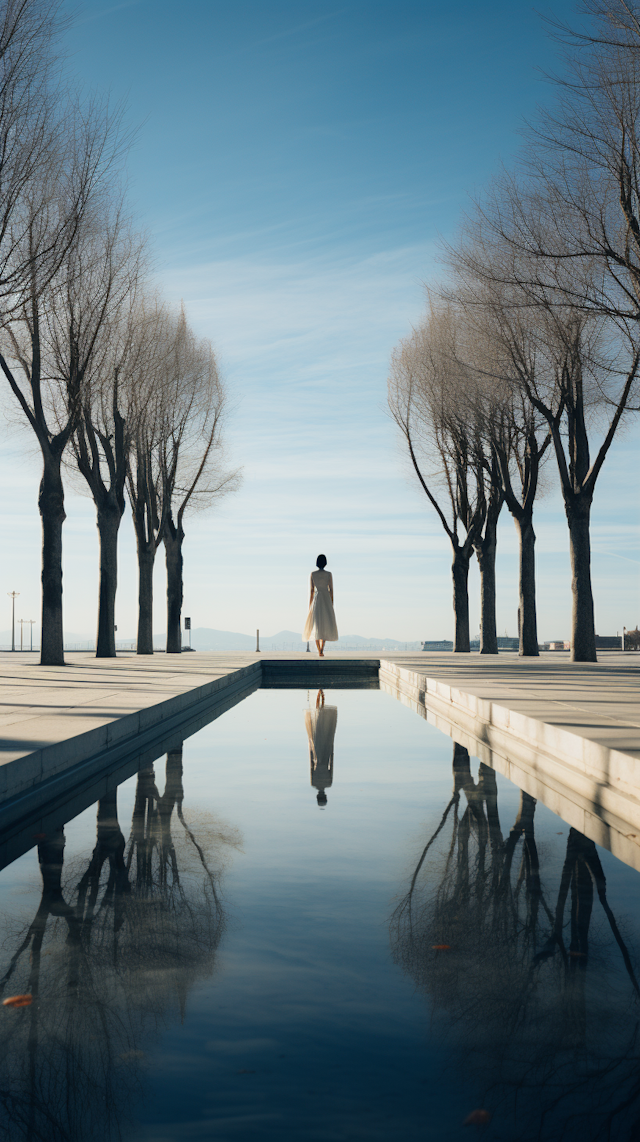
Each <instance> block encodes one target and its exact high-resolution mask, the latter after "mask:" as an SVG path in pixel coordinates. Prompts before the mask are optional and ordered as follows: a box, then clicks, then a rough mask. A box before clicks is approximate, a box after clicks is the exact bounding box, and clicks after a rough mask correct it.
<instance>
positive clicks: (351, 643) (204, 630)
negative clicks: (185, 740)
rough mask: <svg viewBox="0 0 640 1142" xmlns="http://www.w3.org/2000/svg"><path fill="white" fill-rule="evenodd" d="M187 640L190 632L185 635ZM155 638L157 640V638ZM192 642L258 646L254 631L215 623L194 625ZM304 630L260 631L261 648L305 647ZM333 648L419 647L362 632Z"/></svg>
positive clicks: (202, 646) (215, 647)
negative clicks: (221, 627)
mask: <svg viewBox="0 0 640 1142" xmlns="http://www.w3.org/2000/svg"><path fill="white" fill-rule="evenodd" d="M184 638H185V643H188V641H189V634H188V632H187V634H186V635H185V636H184ZM154 641H155V640H154ZM191 645H192V646H193V649H194V650H212V651H226V650H244V651H251V650H255V649H256V638H255V635H249V634H240V633H239V632H237V631H229V630H215V629H213V628H212V627H195V628H194V630H192V632H191ZM305 645H306V644H305V643H304V642H303V641H302V634H300V633H296V632H295V631H292V630H281V631H278V633H277V634H273V635H263V634H260V650H271V651H274V652H275V651H287V650H304V648H305ZM329 648H330V649H331V650H352V649H355V650H383V649H386V650H420V643H419V642H399V641H398V640H397V639H395V638H363V636H362V635H359V634H348V635H345V636H344V637H343V638H341V639H340V640H339V642H332V643H330V644H329Z"/></svg>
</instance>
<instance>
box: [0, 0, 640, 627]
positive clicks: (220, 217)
mask: <svg viewBox="0 0 640 1142" xmlns="http://www.w3.org/2000/svg"><path fill="white" fill-rule="evenodd" d="M74 10H75V12H76V18H75V24H74V26H73V28H72V30H71V32H70V33H69V35H68V37H67V45H68V47H69V50H70V53H71V55H70V61H69V67H70V70H71V72H72V73H73V74H75V76H76V77H77V79H78V80H79V81H80V82H81V83H82V84H83V85H84V86H85V87H86V88H87V89H90V88H94V89H98V90H100V91H104V90H109V91H110V92H111V94H112V97H113V98H114V99H115V100H120V99H124V100H126V102H127V108H128V110H127V121H128V123H129V124H131V126H132V127H135V128H137V136H136V142H135V145H134V147H133V149H132V152H131V156H130V160H129V165H128V170H129V184H130V197H131V201H132V204H133V207H134V209H135V211H136V213H137V215H138V216H139V218H140V221H141V224H142V225H143V226H144V227H145V228H146V230H147V231H148V233H149V235H150V238H151V241H152V245H153V249H154V251H155V256H156V273H157V276H158V279H159V280H160V281H161V283H162V285H163V288H164V290H165V291H166V293H167V294H168V295H169V296H170V297H171V298H174V299H176V300H178V299H180V298H184V300H185V303H186V305H187V310H188V313H189V315H190V317H191V320H192V322H193V324H194V326H195V327H196V329H197V330H198V331H199V332H200V333H202V334H203V335H206V336H208V337H210V338H211V340H212V341H213V342H214V344H215V346H216V348H217V351H218V354H219V359H220V362H221V366H222V369H223V372H224V375H225V377H226V380H227V383H228V386H229V390H230V395H231V398H232V403H233V405H234V413H233V418H232V421H231V424H230V427H229V434H228V435H229V447H230V457H231V460H232V462H233V463H234V464H238V465H243V467H244V484H243V488H242V490H241V492H240V493H239V494H238V495H236V496H235V497H233V498H232V499H230V500H228V501H227V502H226V503H225V504H224V506H223V507H222V508H220V509H219V510H218V511H217V512H216V513H215V514H212V515H211V516H208V517H195V518H194V519H193V521H192V523H191V524H190V525H189V526H188V540H187V548H186V592H185V612H186V613H187V614H191V615H192V617H193V622H194V625H198V626H201V625H204V626H214V627H218V628H221V629H227V630H241V631H251V630H252V629H254V628H255V627H257V626H259V627H260V628H261V630H263V631H264V632H265V633H266V634H271V633H274V632H275V631H277V630H280V629H283V628H287V629H292V630H301V628H302V625H303V622H304V615H305V609H306V600H307V594H306V591H307V587H306V581H307V575H308V572H309V570H310V569H311V567H312V566H313V564H314V562H315V556H316V555H317V554H318V552H319V551H320V550H322V551H325V552H326V554H327V555H328V557H329V566H330V567H331V568H332V569H333V571H334V576H335V580H336V606H337V616H338V623H339V627H340V630H341V633H343V634H349V633H358V634H362V635H369V636H379V637H384V636H388V637H395V638H399V639H405V638H406V639H414V638H420V637H426V638H437V637H450V636H451V633H452V628H453V619H452V611H451V598H450V586H449V583H450V579H449V562H450V560H449V553H448V550H447V544H446V541H445V538H444V536H443V535H442V533H441V531H440V529H439V525H438V524H437V521H436V520H435V519H434V517H433V514H432V513H431V511H430V510H429V509H428V508H427V506H426V504H425V502H424V498H423V497H422V496H421V495H420V494H419V493H418V492H417V491H416V490H415V489H414V488H413V487H412V486H411V484H410V482H409V480H408V478H407V472H406V468H405V465H404V461H403V458H402V455H401V453H400V450H399V448H398V445H397V441H396V438H395V434H394V430H393V427H392V425H391V423H390V422H389V420H388V418H387V416H386V415H385V412H384V401H385V385H386V372H387V364H388V359H389V353H390V351H391V348H392V347H393V345H394V343H395V342H396V341H397V340H398V338H399V337H401V336H403V335H404V334H405V333H407V332H408V330H409V328H410V324H411V322H412V321H415V320H417V319H418V318H419V315H420V313H421V310H422V307H423V302H424V283H425V282H428V281H429V280H432V279H433V277H434V276H436V275H437V274H438V267H437V263H436V247H437V242H438V238H439V235H448V236H450V235H451V234H452V233H453V232H454V231H455V227H456V224H457V220H458V218H459V216H460V212H461V210H462V209H463V208H464V206H465V203H466V202H467V201H468V196H469V195H470V194H473V193H474V191H476V190H477V189H479V188H480V187H481V186H482V185H483V183H484V182H486V180H487V179H488V178H489V177H490V175H491V173H492V172H493V171H495V170H496V168H497V166H498V164H499V163H500V162H501V161H503V162H507V163H508V162H509V161H510V159H511V158H512V156H513V155H514V154H515V152H516V150H517V148H518V146H519V143H520V136H519V134H518V131H519V128H520V126H521V124H522V121H523V119H524V118H526V117H531V116H533V115H535V108H536V104H537V103H539V102H543V101H545V100H548V98H549V89H548V88H547V86H546V84H545V82H544V81H543V79H542V77H541V74H540V72H539V71H538V70H537V69H538V68H542V69H543V70H544V69H547V70H548V69H549V68H551V67H552V66H553V61H554V47H553V44H552V43H550V42H549V40H548V38H547V36H546V34H545V31H544V28H543V26H542V23H541V20H540V17H539V15H537V13H536V12H535V11H534V9H533V7H532V6H530V5H529V4H525V3H520V2H518V0H515V2H513V0H512V2H511V3H494V4H492V5H491V6H480V5H478V4H477V3H467V2H463V3H458V4H457V5H455V6H449V5H442V4H435V3H433V2H431V0H423V2H422V3H403V2H402V0H395V2H393V3H390V2H386V0H385V2H382V3H346V4H340V3H337V4H329V3H318V2H312V3H295V4H293V3H281V2H278V0H274V2H272V3H266V2H265V3H255V2H251V3H245V2H242V0H240V2H238V0H234V2H233V3H229V2H224V3H222V2H215V0H214V2H211V0H209V2H204V0H182V3H181V4H180V5H178V4H176V3H169V2H168V0H156V2H154V3H153V4H152V3H151V2H150V0H133V2H132V3H122V4H115V5H109V4H108V3H106V4H105V3H101V2H100V0H90V2H87V3H84V4H81V5H79V6H74ZM550 10H552V11H553V12H555V13H556V14H557V15H560V16H565V17H566V16H571V14H572V12H573V5H571V4H567V3H557V4H554V5H553V8H552V9H550ZM636 431H637V430H636V429H634V430H633V432H627V434H626V436H625V438H624V440H623V441H622V442H621V444H620V445H619V446H618V447H617V448H616V451H615V453H614V454H613V455H612V456H611V458H610V461H609V462H608V467H607V468H606V469H605V473H604V475H603V477H602V483H601V486H600V488H599V491H598V492H597V495H596V504H595V510H594V579H595V586H596V611H597V627H598V630H599V631H600V633H610V632H611V631H613V632H615V631H616V630H618V629H620V628H621V626H622V625H623V624H625V625H626V626H629V625H634V624H635V623H636V622H637V621H639V620H640V600H639V599H638V590H637V585H638V565H639V563H640V545H639V543H638V516H639V511H638V497H637V494H636V492H635V491H634V492H633V494H632V498H631V499H630V496H629V492H628V491H625V494H624V497H623V496H621V489H622V487H623V485H624V472H625V469H626V468H627V467H628V465H629V464H631V463H633V464H634V465H637V450H636V447H635V444H636V439H637V436H636ZM24 450H25V441H24V439H23V438H21V437H18V436H16V435H15V434H14V435H10V436H9V438H8V439H6V440H5V443H4V448H3V453H2V457H0V468H2V469H3V470H4V480H5V486H6V482H7V479H10V480H11V481H12V484H13V486H14V488H15V495H14V496H13V497H12V498H11V501H10V502H9V503H7V502H5V504H4V509H3V511H4V515H5V523H6V524H7V525H8V527H9V529H10V534H11V535H12V536H13V548H12V550H13V558H12V561H11V564H10V568H9V571H8V572H7V570H6V568H5V570H3V572H2V576H1V577H0V578H1V579H2V582H4V583H5V589H6V590H7V591H8V590H12V589H16V590H21V591H22V594H23V602H24V606H25V617H37V615H38V612H39V582H38V580H39V574H38V560H39V556H38V546H39V525H38V517H37V508H36V497H37V483H38V464H37V460H36V458H35V457H34V456H33V454H31V455H29V456H27V457H26V458H25V459H24V461H23V462H22V463H20V464H19V465H17V464H16V457H17V455H18V454H19V453H21V452H24ZM1 474H2V473H1V472H0V475H1ZM547 483H548V490H547V493H546V495H545V497H544V498H543V499H542V500H541V501H540V505H539V511H538V517H537V521H536V530H537V534H538V567H539V614H540V634H541V637H545V638H551V637H566V636H568V633H569V611H570V580H569V567H568V554H567V537H566V526H565V522H564V517H563V513H562V507H561V502H560V500H559V497H558V494H557V489H556V487H555V483H554V480H553V478H552V470H551V468H549V473H548V480H547ZM67 510H68V517H69V518H68V522H67V524H66V525H65V532H66V535H65V577H66V578H65V583H66V588H67V590H66V602H65V626H66V628H67V629H68V630H69V631H76V632H86V633H87V634H90V633H91V632H92V631H93V628H94V624H95V600H96V595H97V578H96V561H97V552H96V540H95V527H94V515H93V508H92V505H91V502H90V501H88V500H86V499H84V498H83V497H81V496H79V495H78V494H77V493H76V492H75V491H73V490H71V491H70V494H69V498H68V504H67ZM121 568H122V572H121V586H120V590H119V598H118V626H119V632H118V633H119V635H120V634H123V635H125V636H127V635H129V634H131V635H132V634H133V633H134V630H135V609H136V576H135V554H134V545H133V539H132V535H131V529H130V523H129V521H125V522H124V523H123V530H122V541H121ZM498 578H499V590H500V597H499V606H498V621H499V628H500V631H501V632H503V631H505V630H508V631H509V633H511V634H513V633H515V616H516V608H517V591H516V547H515V537H514V534H513V527H512V524H511V521H510V519H509V518H508V517H507V516H506V513H505V517H504V522H503V525H502V529H501V536H500V554H499V566H498ZM2 582H0V595H1V591H2ZM471 593H472V625H473V626H474V628H475V629H477V615H478V606H477V582H476V573H475V571H474V573H473V575H472V581H471ZM156 606H157V615H156V621H155V624H154V625H155V629H156V630H157V631H161V630H163V629H164V625H165V624H164V614H163V606H164V578H163V567H162V552H160V553H159V567H158V574H157V594H156ZM26 610H29V611H30V613H29V615H27V614H26ZM31 612H33V613H31ZM0 626H5V623H4V622H0Z"/></svg>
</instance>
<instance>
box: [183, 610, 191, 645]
mask: <svg viewBox="0 0 640 1142" xmlns="http://www.w3.org/2000/svg"><path fill="white" fill-rule="evenodd" d="M184 629H185V630H188V631H189V650H191V619H188V618H187V617H186V616H185V620H184Z"/></svg>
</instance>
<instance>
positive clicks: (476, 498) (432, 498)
mask: <svg viewBox="0 0 640 1142" xmlns="http://www.w3.org/2000/svg"><path fill="white" fill-rule="evenodd" d="M455 339H456V334H455V322H454V316H453V314H452V312H451V310H450V308H442V309H440V310H436V309H434V308H432V310H431V314H430V316H429V317H428V318H427V320H426V321H425V322H424V323H423V325H422V326H420V328H419V329H417V330H416V331H415V332H414V333H413V335H412V336H411V337H408V338H407V339H406V340H404V341H402V342H401V343H400V345H399V347H398V348H397V349H396V350H395V351H394V353H393V356H392V360H391V372H390V376H389V409H390V411H391V415H392V417H393V419H394V420H395V422H396V424H397V425H398V428H399V429H400V431H401V433H402V435H403V437H404V440H405V442H406V446H407V450H408V453H409V458H410V460H411V464H412V467H413V470H414V472H415V474H416V476H417V478H418V482H419V484H420V486H421V488H422V490H423V491H424V493H425V495H426V496H427V499H428V500H429V503H430V504H431V506H432V507H433V508H434V510H435V512H436V514H437V516H438V518H439V520H440V523H441V524H442V527H443V528H444V531H445V532H446V534H447V536H448V538H449V542H450V543H451V547H452V550H453V562H452V565H451V575H452V579H453V609H454V615H455V636H454V651H456V652H458V653H465V652H467V653H468V651H469V591H468V578H469V563H470V560H471V558H472V556H473V552H474V547H475V545H476V543H477V542H478V541H479V540H480V538H481V535H482V528H483V525H484V522H485V519H486V512H487V503H486V494H485V457H484V454H483V451H482V444H481V436H480V426H479V425H478V424H477V423H475V424H474V423H473V419H472V418H471V419H470V415H469V414H470V409H473V402H472V401H471V402H467V401H465V400H464V399H463V394H464V392H465V390H466V389H469V390H470V391H472V390H473V383H474V382H473V377H472V375H471V373H470V371H469V370H465V369H464V366H462V365H461V363H460V357H459V354H458V353H457V350H456V344H455ZM437 492H439V498H438V497H437V495H436V493H437ZM443 505H444V506H443Z"/></svg>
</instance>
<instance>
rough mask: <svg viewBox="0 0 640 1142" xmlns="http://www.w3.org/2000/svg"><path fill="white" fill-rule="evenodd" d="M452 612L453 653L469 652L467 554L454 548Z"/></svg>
mask: <svg viewBox="0 0 640 1142" xmlns="http://www.w3.org/2000/svg"><path fill="white" fill-rule="evenodd" d="M451 577H452V579H453V613H454V615H455V635H454V641H453V650H454V654H468V653H469V585H468V584H469V556H468V555H465V554H464V553H463V552H462V551H461V550H460V548H454V552H453V563H452V564H451Z"/></svg>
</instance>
